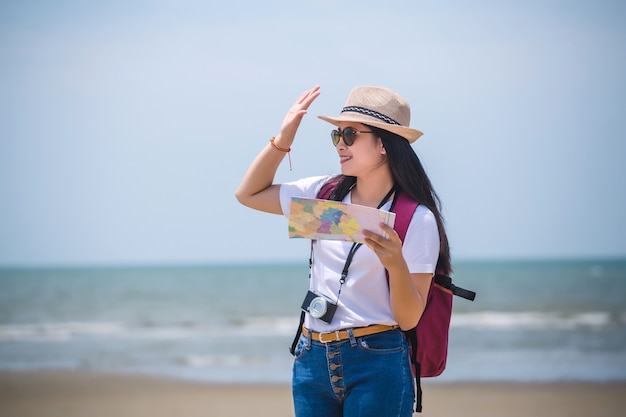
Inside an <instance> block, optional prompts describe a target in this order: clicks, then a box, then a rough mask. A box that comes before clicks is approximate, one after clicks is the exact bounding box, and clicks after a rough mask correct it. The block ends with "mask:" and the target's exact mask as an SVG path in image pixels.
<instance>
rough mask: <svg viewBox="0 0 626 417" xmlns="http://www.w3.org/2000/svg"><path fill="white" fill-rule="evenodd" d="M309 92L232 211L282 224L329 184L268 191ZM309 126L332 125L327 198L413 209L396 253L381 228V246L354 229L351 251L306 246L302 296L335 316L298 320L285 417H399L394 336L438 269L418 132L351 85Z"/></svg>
mask: <svg viewBox="0 0 626 417" xmlns="http://www.w3.org/2000/svg"><path fill="white" fill-rule="evenodd" d="M319 94H320V89H319V87H314V88H312V89H310V90H308V91H305V92H304V93H303V94H302V95H301V96H300V98H299V99H298V101H297V102H296V103H295V104H294V105H293V106H292V107H291V109H290V110H289V111H288V113H287V115H286V116H285V118H284V120H283V123H282V125H281V128H280V132H279V134H278V135H277V136H275V137H273V138H272V139H270V143H269V144H267V145H266V146H265V148H264V149H263V150H262V151H261V153H260V154H259V155H258V156H257V158H256V159H255V160H254V162H253V163H252V165H251V166H250V168H249V170H248V172H247V173H246V175H245V177H244V179H243V181H242V183H241V185H240V186H239V188H238V190H237V192H236V196H237V199H238V200H239V201H240V202H241V203H242V204H244V205H246V206H248V207H251V208H254V209H257V210H261V211H265V212H268V213H275V214H282V215H285V216H287V217H288V216H289V207H290V200H291V197H309V198H314V197H316V196H317V195H318V193H319V191H320V189H321V188H322V186H323V185H324V184H325V183H326V182H327V181H328V180H329V179H330V177H312V178H304V179H301V180H298V181H294V182H290V183H285V184H274V183H273V180H274V175H275V173H276V170H277V168H278V166H279V164H280V162H281V161H282V159H283V158H284V156H285V153H288V152H289V150H290V148H291V146H292V143H293V141H294V138H295V135H296V131H297V129H298V126H299V124H300V121H301V120H302V117H303V116H304V115H305V114H306V113H307V110H308V108H309V106H310V105H311V103H312V102H313V101H314V100H315V99H316V98H317V97H318V96H319ZM320 119H322V120H325V121H327V122H329V123H331V124H333V125H335V126H336V127H337V128H338V129H335V130H333V131H332V133H331V136H332V139H333V144H334V145H335V147H336V150H337V153H338V156H339V161H340V164H341V172H342V175H340V176H339V177H338V178H336V179H337V180H338V184H337V185H336V188H335V191H334V197H335V198H336V199H339V200H342V201H343V202H345V203H351V204H359V205H363V206H370V207H380V208H382V209H383V210H388V211H389V210H390V209H391V205H392V202H393V198H394V195H395V194H396V193H398V192H400V191H402V192H405V193H406V194H408V195H409V196H410V197H411V198H412V199H414V200H416V201H418V202H419V203H420V205H419V206H418V207H417V209H416V210H415V213H414V214H413V217H412V219H411V222H410V225H409V228H408V231H407V234H406V237H405V239H404V245H403V243H402V241H401V240H400V238H399V237H398V234H397V233H396V232H395V231H394V230H393V229H392V228H390V227H388V226H386V225H384V224H381V227H382V228H383V230H384V232H385V233H386V234H387V236H389V238H384V237H383V236H381V235H378V234H375V233H372V232H365V236H366V241H365V242H366V247H361V248H360V249H359V246H358V245H353V244H352V243H351V242H341V241H334V240H317V241H314V242H313V244H312V265H311V279H310V292H309V294H307V295H309V296H310V294H311V293H313V294H315V295H323V296H324V297H325V298H326V299H327V300H328V302H329V304H333V303H334V304H336V305H337V308H336V311H335V312H334V315H333V316H332V317H330V318H329V317H328V316H327V315H324V316H323V317H320V316H319V315H318V314H311V313H309V314H307V315H306V319H305V322H304V327H303V331H302V335H301V337H300V339H299V341H298V344H297V348H296V349H295V356H296V358H295V361H294V367H293V380H292V385H293V388H292V389H293V397H294V407H295V412H296V416H298V417H308V416H360V417H363V416H376V417H381V416H383V417H386V416H389V417H391V416H394V417H395V416H398V417H403V416H411V415H412V406H413V401H414V390H413V380H412V376H411V365H410V361H409V355H408V347H407V342H406V340H405V338H404V334H403V333H402V330H409V329H412V328H413V327H415V326H416V325H417V322H418V320H419V318H420V316H421V314H422V312H423V310H424V306H425V302H426V300H427V297H428V291H429V288H430V283H431V279H432V277H433V274H434V272H435V270H438V271H440V272H442V273H444V274H447V273H449V272H450V254H449V249H448V242H447V237H446V233H445V230H444V226H443V220H442V217H441V214H440V211H439V207H438V206H439V201H438V198H437V195H436V194H435V192H434V190H433V188H432V186H431V183H430V180H429V179H428V176H427V175H426V173H425V171H424V169H423V167H422V165H421V163H420V161H419V159H418V157H417V155H416V154H415V152H414V151H413V148H412V147H411V143H412V142H414V141H415V140H417V139H418V138H419V137H420V136H421V135H422V133H421V132H420V131H418V130H415V129H412V128H410V127H409V121H410V109H409V105H408V104H407V103H406V101H405V100H404V99H403V98H402V97H401V96H399V95H398V94H396V93H395V92H393V91H391V90H389V89H386V88H381V87H356V88H354V89H353V90H352V91H351V93H350V95H349V97H348V100H347V102H346V105H345V106H344V108H343V110H342V112H341V114H340V116H338V117H323V116H320ZM357 249H358V250H357ZM351 252H353V253H351ZM350 258H351V262H347V259H350ZM346 266H347V267H348V269H347V270H348V275H347V277H346V278H345V279H344V280H341V273H342V270H343V269H344V268H345V267H346ZM385 270H386V271H385ZM309 299H310V297H309ZM309 301H310V300H309ZM306 303H307V301H306V300H305V304H306ZM316 317H317V318H316Z"/></svg>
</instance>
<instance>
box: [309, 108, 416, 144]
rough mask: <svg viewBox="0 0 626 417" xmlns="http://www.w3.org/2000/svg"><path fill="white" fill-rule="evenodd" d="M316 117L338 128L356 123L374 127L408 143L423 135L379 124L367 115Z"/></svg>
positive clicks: (398, 127)
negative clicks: (400, 137) (343, 124)
mask: <svg viewBox="0 0 626 417" xmlns="http://www.w3.org/2000/svg"><path fill="white" fill-rule="evenodd" d="M317 117H318V118H320V119H322V120H324V121H325V122H328V123H330V124H333V125H335V126H339V123H341V122H357V123H363V124H366V125H370V126H374V127H377V128H380V129H383V130H387V131H389V132H392V133H395V134H396V135H399V136H402V137H403V138H405V139H406V140H408V141H409V143H413V142H415V141H416V140H417V139H419V137H420V136H422V135H423V133H422V132H420V131H419V130H416V129H412V128H410V127H405V126H398V125H392V124H390V123H385V122H381V121H380V120H378V119H376V118H374V117H371V116H367V115H364V114H360V113H351V112H345V113H342V114H341V115H340V116H339V117H328V116H317Z"/></svg>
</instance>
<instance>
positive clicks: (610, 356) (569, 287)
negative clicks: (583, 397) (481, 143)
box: [0, 260, 626, 383]
mask: <svg viewBox="0 0 626 417" xmlns="http://www.w3.org/2000/svg"><path fill="white" fill-rule="evenodd" d="M453 278H454V281H455V283H456V284H457V285H459V286H462V287H466V288H469V289H472V290H475V291H476V292H477V293H478V296H477V298H476V301H474V302H470V301H466V300H464V299H461V298H458V297H455V304H454V312H453V317H452V324H451V329H450V348H449V355H448V367H447V369H446V371H445V372H444V373H443V375H442V376H440V377H438V378H436V379H435V380H434V381H441V382H452V381H525V382H531V381H563V380H567V381H607V380H626V260H595V261H533V262H531V261H524V262H521V261H520V262H504V261H499V262H476V261H473V262H469V261H468V262H458V263H457V264H456V265H455V274H454V275H453ZM306 289H307V265H306V262H303V263H302V264H275V265H269V264H258V265H254V264H240V265H235V264H233V265H207V266H178V267H100V268H50V269H44V268H36V269H24V268H17V269H6V268H5V269H0V371H2V370H11V371H26V370H51V369H60V370H89V371H95V372H115V373H133V374H147V375H154V376H163V377H172V378H180V379H190V380H200V381H208V382H219V383H249V382H261V383H287V382H289V380H290V374H291V363H292V357H291V356H290V354H289V352H288V346H289V345H290V343H291V340H292V337H293V335H294V332H295V330H296V326H297V324H298V319H299V314H300V312H299V306H300V303H301V301H302V298H303V297H304V294H305V292H306Z"/></svg>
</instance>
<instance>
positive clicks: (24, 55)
mask: <svg viewBox="0 0 626 417" xmlns="http://www.w3.org/2000/svg"><path fill="white" fill-rule="evenodd" d="M625 21H626V3H624V2H621V1H617V0H616V1H608V0H576V1H570V0H528V1H523V2H504V1H495V0H492V1H489V0H476V1H472V2H468V1H463V0H441V1H436V2H435V1H429V2H427V1H415V0H408V1H389V2H380V1H368V0H366V1H351V0H349V1H330V0H323V1H317V0H309V1H306V2H300V1H293V0H292V1H265V2H257V1H228V2H221V1H200V0H141V1H133V0H125V1H116V0H112V1H99V0H94V1H89V2H82V1H63V0H59V1H55V2H49V1H33V0H22V1H19V2H18V1H14V2H8V1H5V2H2V3H0V91H1V93H0V266H53V265H129V264H130V265H133V264H138V265H139V264H141V265H143V264H198V263H201V264H202V263H215V262H218V263H222V262H229V263H230V262H282V261H290V262H291V261H303V262H306V259H308V242H307V241H305V240H303V239H292V240H290V239H288V237H287V221H286V219H285V218H283V217H281V216H276V215H270V214H265V213H259V212H255V211H253V210H251V209H248V208H245V207H243V206H241V205H240V204H239V203H238V202H237V201H236V199H235V197H234V192H235V189H236V188H237V186H238V184H239V182H240V181H241V179H242V177H243V175H244V173H245V171H246V169H247V168H248V166H249V164H250V162H251V161H252V159H253V158H254V157H255V155H256V154H257V153H258V152H259V151H260V150H261V149H262V148H263V147H264V146H266V144H267V143H268V140H269V138H270V137H271V136H273V135H275V134H277V133H278V130H279V128H280V124H281V121H282V119H283V117H284V114H285V113H286V111H287V110H288V109H289V107H290V106H291V104H292V103H293V102H294V101H295V100H296V99H297V97H298V96H299V95H300V94H301V92H302V91H304V90H305V89H308V88H310V87H312V86H314V85H320V86H321V95H320V97H319V98H318V99H317V100H316V102H315V103H314V104H313V105H312V106H311V108H310V109H309V113H308V114H307V115H306V116H305V119H304V120H303V122H302V124H301V127H300V130H299V132H298V135H297V137H296V141H295V142H294V144H293V146H292V152H291V158H292V162H293V170H291V171H290V170H289V164H288V162H287V159H285V161H284V162H283V164H282V165H281V167H280V168H279V171H278V172H277V174H276V182H286V181H292V180H295V179H298V178H302V177H307V176H312V175H324V174H333V173H338V172H339V170H340V168H339V162H338V157H337V155H336V151H335V149H334V147H333V146H332V144H331V141H330V135H329V132H330V130H331V125H329V124H328V123H326V122H323V121H321V120H319V119H318V118H317V117H316V116H318V115H328V116H335V115H338V114H339V112H340V110H341V107H342V106H343V104H344V102H345V100H346V98H347V96H348V93H349V92H350V90H351V89H352V88H353V87H354V86H357V85H378V86H385V87H389V88H392V89H393V90H395V91H397V92H398V93H400V94H401V95H402V96H404V97H405V98H406V99H407V100H408V102H409V103H410V105H411V113H412V116H411V125H412V127H414V128H416V129H419V130H421V131H423V132H424V136H422V137H421V138H420V139H419V140H418V141H417V142H416V143H415V144H414V145H413V146H414V149H415V150H416V152H417V153H418V155H419V156H420V159H421V160H422V162H423V164H424V166H425V168H426V170H427V172H428V174H429V176H430V179H431V181H432V183H433V184H434V186H435V189H436V190H437V192H438V194H439V196H440V198H441V200H442V203H443V214H444V217H445V220H446V227H447V232H448V236H449V240H450V244H451V250H452V257H453V260H474V259H478V260H490V259H529V258H540V259H545V258H581V257H584V258H593V257H625V256H626V233H625V232H626V220H625V213H626V187H625V185H624V181H625V180H626V165H625V164H624V162H623V159H624V158H625V157H626V141H625V139H624V138H625V137H626V127H625V123H626V117H625V116H626V48H625V47H624V45H626V25H624V24H623V23H624V22H625Z"/></svg>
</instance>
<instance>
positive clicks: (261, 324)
mask: <svg viewBox="0 0 626 417" xmlns="http://www.w3.org/2000/svg"><path fill="white" fill-rule="evenodd" d="M297 325H298V317H295V316H289V317H282V316H260V317H239V318H231V319H224V320H213V321H210V322H201V321H197V322H184V323H182V322H181V323H175V322H174V323H171V322H167V323H158V322H145V323H123V322H80V321H70V322H55V323H27V324H1V325H0V343H1V342H55V341H59V342H62V341H68V340H74V339H80V338H89V339H98V338H100V339H154V340H181V339H192V338H204V339H207V338H209V339H210V338H213V337H215V338H224V337H226V338H229V339H237V338H249V337H261V338H262V337H284V338H287V337H291V336H293V335H294V334H295V331H296V327H297ZM450 325H451V327H452V328H478V329H494V330H498V329H501V330H507V329H513V328H515V329H539V330H541V329H547V330H549V329H564V330H568V329H572V330H576V329H591V330H603V329H607V328H613V327H620V326H624V325H626V313H620V314H614V313H611V312H605V311H595V312H582V313H569V314H568V313H562V312H532V311H518V312H503V311H484V312H464V313H456V312H455V313H453V314H452V319H451V323H450Z"/></svg>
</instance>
